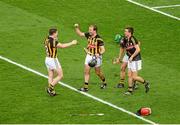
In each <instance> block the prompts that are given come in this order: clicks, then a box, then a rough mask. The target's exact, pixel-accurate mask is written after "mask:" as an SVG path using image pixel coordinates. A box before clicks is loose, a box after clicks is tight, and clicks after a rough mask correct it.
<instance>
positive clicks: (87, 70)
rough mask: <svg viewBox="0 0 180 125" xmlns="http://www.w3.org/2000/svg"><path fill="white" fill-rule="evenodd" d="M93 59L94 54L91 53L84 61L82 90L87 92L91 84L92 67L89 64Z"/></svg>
mask: <svg viewBox="0 0 180 125" xmlns="http://www.w3.org/2000/svg"><path fill="white" fill-rule="evenodd" d="M91 59H92V56H90V55H89V54H87V55H86V58H85V63H84V87H82V88H80V89H79V90H80V91H83V92H87V91H88V86H89V78H90V70H91V67H90V66H89V65H88V63H89V61H90V60H91Z"/></svg>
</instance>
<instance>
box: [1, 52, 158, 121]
mask: <svg viewBox="0 0 180 125" xmlns="http://www.w3.org/2000/svg"><path fill="white" fill-rule="evenodd" d="M0 59H1V60H4V61H6V62H9V63H11V64H13V65H16V66H18V67H20V68H22V69H25V70H27V71H29V72H32V73H34V74H36V75H39V76H42V77H44V78H48V76H46V75H44V74H42V73H40V72H38V71H36V70H33V69H31V68H28V67H26V66H24V65H21V64H19V63H17V62H14V61H12V60H10V59H8V58H6V57H3V56H1V55H0ZM59 84H60V85H62V86H64V87H67V88H69V89H71V90H73V91H75V92H77V93H81V94H82V95H85V96H87V97H89V98H92V99H94V100H96V101H98V102H101V103H103V104H106V105H108V106H110V107H112V108H115V109H118V110H120V111H122V112H124V113H127V114H129V115H131V116H133V117H136V118H138V119H140V120H142V121H144V122H147V123H150V124H157V123H155V122H153V121H151V120H148V119H145V118H143V117H140V116H137V115H136V114H134V113H132V112H130V111H128V110H126V109H124V108H121V107H118V106H117V105H114V104H112V103H110V102H107V101H104V100H102V99H100V98H97V97H95V96H93V95H91V94H89V93H85V92H81V91H79V90H77V89H76V88H74V87H72V86H70V85H68V84H65V83H63V82H59Z"/></svg>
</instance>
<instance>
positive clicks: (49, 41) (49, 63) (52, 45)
mask: <svg viewBox="0 0 180 125" xmlns="http://www.w3.org/2000/svg"><path fill="white" fill-rule="evenodd" d="M76 44H77V40H73V41H72V42H69V43H60V42H58V31H57V29H55V28H52V29H49V36H48V37H47V38H46V40H45V41H44V46H45V49H46V59H45V64H46V67H47V70H48V88H47V93H48V94H49V95H50V96H55V95H56V92H55V90H54V87H55V85H56V84H57V83H58V82H59V81H60V80H61V79H62V77H63V71H62V67H61V64H60V63H59V61H58V58H57V48H67V47H69V46H72V45H76ZM55 72H56V73H57V76H56V77H55V78H54V76H55Z"/></svg>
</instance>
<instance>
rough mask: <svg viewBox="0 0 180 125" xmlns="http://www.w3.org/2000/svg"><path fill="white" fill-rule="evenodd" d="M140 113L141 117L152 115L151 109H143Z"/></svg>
mask: <svg viewBox="0 0 180 125" xmlns="http://www.w3.org/2000/svg"><path fill="white" fill-rule="evenodd" d="M139 113H140V115H141V116H148V115H150V114H151V108H145V107H144V108H141V109H140V112H139Z"/></svg>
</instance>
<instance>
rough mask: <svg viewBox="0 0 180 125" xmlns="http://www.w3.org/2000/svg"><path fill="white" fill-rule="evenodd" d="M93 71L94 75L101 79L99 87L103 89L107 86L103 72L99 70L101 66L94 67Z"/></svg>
mask: <svg viewBox="0 0 180 125" xmlns="http://www.w3.org/2000/svg"><path fill="white" fill-rule="evenodd" d="M95 72H96V75H97V76H98V77H99V78H100V79H101V81H102V84H101V89H104V88H106V86H107V83H106V79H105V76H104V74H103V73H102V71H101V67H100V66H99V67H95Z"/></svg>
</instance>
